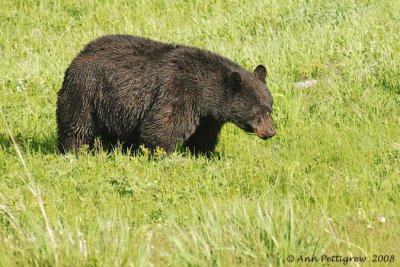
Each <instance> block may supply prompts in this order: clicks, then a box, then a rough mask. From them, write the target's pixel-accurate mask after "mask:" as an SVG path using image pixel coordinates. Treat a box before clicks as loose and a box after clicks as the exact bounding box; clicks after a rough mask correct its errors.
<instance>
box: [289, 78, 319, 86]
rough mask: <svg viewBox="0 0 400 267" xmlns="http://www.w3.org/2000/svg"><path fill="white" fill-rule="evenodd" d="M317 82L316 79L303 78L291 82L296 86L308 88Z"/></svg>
mask: <svg viewBox="0 0 400 267" xmlns="http://www.w3.org/2000/svg"><path fill="white" fill-rule="evenodd" d="M316 84H317V80H305V81H301V82H296V83H294V84H293V86H294V87H296V88H309V87H311V86H314V85H316Z"/></svg>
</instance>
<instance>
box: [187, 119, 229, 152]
mask: <svg viewBox="0 0 400 267" xmlns="http://www.w3.org/2000/svg"><path fill="white" fill-rule="evenodd" d="M222 125H223V124H222V123H221V122H219V121H217V120H215V119H213V118H211V117H203V118H201V119H200V124H199V125H198V126H197V128H196V131H195V132H194V133H193V134H192V135H191V136H190V137H189V138H188V139H187V140H186V141H185V142H184V144H183V145H184V147H187V148H189V150H190V152H191V153H192V154H194V155H206V156H211V155H212V154H213V152H214V149H215V146H216V145H217V142H218V136H219V133H220V132H221V128H222Z"/></svg>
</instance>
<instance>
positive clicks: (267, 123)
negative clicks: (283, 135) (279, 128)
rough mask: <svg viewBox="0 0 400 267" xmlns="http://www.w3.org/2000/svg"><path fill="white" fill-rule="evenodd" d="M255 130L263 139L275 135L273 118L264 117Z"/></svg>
mask: <svg viewBox="0 0 400 267" xmlns="http://www.w3.org/2000/svg"><path fill="white" fill-rule="evenodd" d="M255 132H256V135H257V136H258V137H260V138H261V139H263V140H265V139H268V138H271V137H273V136H274V135H275V134H276V131H275V128H274V126H273V125H272V119H271V118H270V117H268V118H264V119H262V120H261V123H260V124H259V126H258V127H257V128H256V131H255Z"/></svg>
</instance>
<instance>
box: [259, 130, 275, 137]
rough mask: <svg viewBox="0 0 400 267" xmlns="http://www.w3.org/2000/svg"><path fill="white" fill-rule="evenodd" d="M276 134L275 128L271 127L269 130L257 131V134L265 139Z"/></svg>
mask: <svg viewBox="0 0 400 267" xmlns="http://www.w3.org/2000/svg"><path fill="white" fill-rule="evenodd" d="M275 134H276V131H275V129H270V130H267V131H256V135H257V136H258V137H260V138H261V139H263V140H266V139H268V138H271V137H273V136H274V135H275Z"/></svg>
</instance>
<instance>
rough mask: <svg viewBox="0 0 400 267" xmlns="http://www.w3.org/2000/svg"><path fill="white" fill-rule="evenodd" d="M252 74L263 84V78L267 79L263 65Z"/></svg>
mask: <svg viewBox="0 0 400 267" xmlns="http://www.w3.org/2000/svg"><path fill="white" fill-rule="evenodd" d="M254 74H255V75H256V77H257V78H258V79H260V80H261V81H262V82H264V83H265V78H266V77H267V69H266V68H265V67H264V66H263V65H258V66H257V68H256V69H255V70H254Z"/></svg>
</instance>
